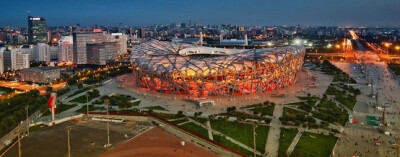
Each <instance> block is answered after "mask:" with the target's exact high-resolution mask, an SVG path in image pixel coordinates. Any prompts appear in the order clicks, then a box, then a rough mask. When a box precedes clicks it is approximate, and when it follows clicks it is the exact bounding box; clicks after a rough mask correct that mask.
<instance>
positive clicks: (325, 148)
mask: <svg viewBox="0 0 400 157" xmlns="http://www.w3.org/2000/svg"><path fill="white" fill-rule="evenodd" d="M337 139H338V138H337V137H335V136H328V135H321V134H316V133H309V132H304V133H303V135H302V136H301V138H300V140H299V142H298V143H297V145H296V147H295V148H294V150H293V152H292V155H291V156H306V157H329V155H330V154H331V152H332V149H333V147H334V146H335V144H336V141H337Z"/></svg>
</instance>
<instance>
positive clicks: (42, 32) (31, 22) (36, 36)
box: [28, 16, 47, 44]
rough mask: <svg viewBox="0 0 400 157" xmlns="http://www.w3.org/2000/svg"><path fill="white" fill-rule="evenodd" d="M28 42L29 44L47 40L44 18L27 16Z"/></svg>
mask: <svg viewBox="0 0 400 157" xmlns="http://www.w3.org/2000/svg"><path fill="white" fill-rule="evenodd" d="M28 36H29V38H28V42H29V43H30V44H37V43H46V42H47V27H46V19H44V18H43V17H33V16H28Z"/></svg>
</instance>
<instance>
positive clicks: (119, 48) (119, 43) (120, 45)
mask: <svg viewBox="0 0 400 157" xmlns="http://www.w3.org/2000/svg"><path fill="white" fill-rule="evenodd" d="M127 40H128V36H127V35H126V34H122V33H111V39H110V42H116V45H115V50H116V53H118V54H120V55H121V54H126V53H128V44H127Z"/></svg>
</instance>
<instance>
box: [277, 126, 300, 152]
mask: <svg viewBox="0 0 400 157" xmlns="http://www.w3.org/2000/svg"><path fill="white" fill-rule="evenodd" d="M297 132H299V131H298V130H296V129H286V128H281V135H280V139H279V150H278V157H286V151H287V149H288V148H289V146H290V144H291V143H292V141H293V139H294V137H295V136H296V134H297Z"/></svg>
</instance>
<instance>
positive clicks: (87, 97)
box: [86, 92, 90, 119]
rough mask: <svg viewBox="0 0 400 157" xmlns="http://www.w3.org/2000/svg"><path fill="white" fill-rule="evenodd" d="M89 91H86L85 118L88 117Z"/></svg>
mask: <svg viewBox="0 0 400 157" xmlns="http://www.w3.org/2000/svg"><path fill="white" fill-rule="evenodd" d="M89 96H90V94H89V92H87V93H86V118H87V119H89Z"/></svg>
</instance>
